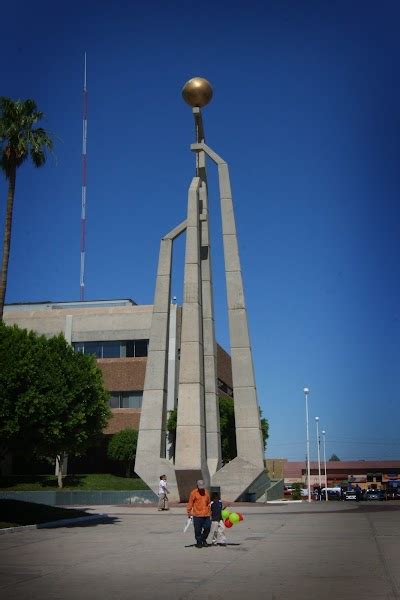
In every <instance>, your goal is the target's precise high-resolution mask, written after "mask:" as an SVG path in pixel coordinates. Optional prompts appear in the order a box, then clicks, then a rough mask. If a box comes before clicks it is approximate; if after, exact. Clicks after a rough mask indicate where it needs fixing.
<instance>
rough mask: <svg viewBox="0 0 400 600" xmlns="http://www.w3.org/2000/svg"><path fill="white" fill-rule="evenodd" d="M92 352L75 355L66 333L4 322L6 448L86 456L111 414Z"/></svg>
mask: <svg viewBox="0 0 400 600" xmlns="http://www.w3.org/2000/svg"><path fill="white" fill-rule="evenodd" d="M108 397H109V394H108V392H107V391H106V390H105V389H104V385H103V379H102V375H101V371H100V370H99V368H98V366H97V364H96V361H95V359H94V357H93V356H87V355H83V354H81V353H75V352H74V350H73V349H72V348H71V346H70V345H69V344H68V343H67V342H66V341H65V339H64V337H63V336H62V335H59V336H57V337H53V338H50V339H47V338H46V337H45V336H39V335H37V334H36V333H34V332H28V331H26V330H24V329H19V328H18V327H16V326H12V327H7V326H6V325H4V324H2V323H1V324H0V439H2V440H3V452H4V451H5V450H6V449H11V450H13V449H15V448H18V447H21V446H22V445H23V447H24V449H25V452H30V453H32V454H34V455H36V456H38V457H42V458H49V459H53V460H57V462H58V465H59V469H58V471H59V478H58V483H59V486H60V487H62V466H63V462H64V459H65V456H66V455H67V454H68V455H71V456H79V455H82V454H83V453H84V452H85V451H86V449H87V448H88V447H89V446H91V445H93V444H94V443H95V442H96V441H97V440H98V439H99V436H100V434H101V432H102V430H103V428H104V427H105V425H106V424H107V421H108V419H109V417H110V415H111V411H110V409H109V407H108Z"/></svg>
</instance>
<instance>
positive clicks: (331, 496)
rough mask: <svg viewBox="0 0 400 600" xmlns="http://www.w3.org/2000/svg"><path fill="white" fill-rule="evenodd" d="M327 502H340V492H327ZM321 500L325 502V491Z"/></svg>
mask: <svg viewBox="0 0 400 600" xmlns="http://www.w3.org/2000/svg"><path fill="white" fill-rule="evenodd" d="M327 494H328V500H340V492H339V491H337V490H327ZM322 498H323V499H324V500H325V491H324V490H323V491H322Z"/></svg>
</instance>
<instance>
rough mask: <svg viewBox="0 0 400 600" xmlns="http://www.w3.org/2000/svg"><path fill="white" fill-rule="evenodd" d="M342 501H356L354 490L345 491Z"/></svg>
mask: <svg viewBox="0 0 400 600" xmlns="http://www.w3.org/2000/svg"><path fill="white" fill-rule="evenodd" d="M344 499H345V500H357V494H356V490H347V492H345V493H344Z"/></svg>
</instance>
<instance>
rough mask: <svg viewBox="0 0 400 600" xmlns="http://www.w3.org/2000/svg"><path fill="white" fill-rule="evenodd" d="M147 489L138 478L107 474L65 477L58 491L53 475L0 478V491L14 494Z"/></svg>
mask: <svg viewBox="0 0 400 600" xmlns="http://www.w3.org/2000/svg"><path fill="white" fill-rule="evenodd" d="M148 489H149V487H148V486H147V485H146V484H145V483H144V481H142V480H141V479H139V478H136V479H133V478H130V477H118V476H117V475H111V474H109V473H94V474H90V475H67V477H64V478H63V488H62V490H59V488H58V484H57V477H55V476H54V475H10V476H7V477H0V490H2V491H10V492H11V491H15V492H43V491H56V490H59V491H66V492H70V491H78V492H79V491H89V490H90V491H92V490H97V491H103V490H114V491H121V490H148Z"/></svg>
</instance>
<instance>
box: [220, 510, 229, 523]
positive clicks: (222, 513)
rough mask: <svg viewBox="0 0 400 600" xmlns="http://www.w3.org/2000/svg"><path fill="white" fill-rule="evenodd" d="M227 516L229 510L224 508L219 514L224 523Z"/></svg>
mask: <svg viewBox="0 0 400 600" xmlns="http://www.w3.org/2000/svg"><path fill="white" fill-rule="evenodd" d="M229 515H230V512H229V510H228V509H227V508H224V510H223V511H222V512H221V516H222V518H223V519H224V521H225V519H228V518H229Z"/></svg>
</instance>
